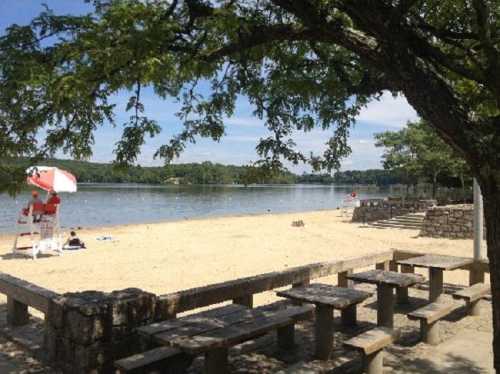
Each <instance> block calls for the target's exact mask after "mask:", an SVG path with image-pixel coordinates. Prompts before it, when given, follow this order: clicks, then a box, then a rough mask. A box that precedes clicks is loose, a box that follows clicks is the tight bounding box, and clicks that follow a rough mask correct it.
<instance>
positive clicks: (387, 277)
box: [348, 270, 424, 287]
mask: <svg viewBox="0 0 500 374" xmlns="http://www.w3.org/2000/svg"><path fill="white" fill-rule="evenodd" d="M348 278H349V279H352V280H353V281H355V282H362V283H371V284H376V285H379V284H387V285H390V286H394V287H408V286H412V285H414V284H416V283H422V282H424V277H422V276H421V275H420V274H411V273H404V274H403V273H396V272H394V271H384V270H369V271H364V272H362V273H356V274H351V275H349V276H348Z"/></svg>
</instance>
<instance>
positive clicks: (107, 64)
mask: <svg viewBox="0 0 500 374" xmlns="http://www.w3.org/2000/svg"><path fill="white" fill-rule="evenodd" d="M92 5H93V8H94V11H93V12H92V13H91V14H89V15H86V16H56V15H53V14H52V13H51V12H50V11H47V12H44V13H43V14H41V15H40V16H39V17H37V18H36V19H34V20H33V22H32V23H31V24H30V25H29V26H27V27H19V26H12V27H11V28H10V29H9V30H8V33H7V34H6V35H5V36H4V37H2V38H1V40H0V80H1V81H0V152H1V153H2V155H3V156H16V157H17V156H30V157H32V156H37V157H46V156H48V155H50V154H52V153H53V152H54V151H56V150H58V149H61V148H62V149H63V150H65V151H67V152H69V153H70V154H71V155H73V156H74V157H86V156H89V155H90V154H91V149H92V143H93V135H92V134H93V131H94V130H95V129H96V128H97V127H98V126H100V125H101V124H103V123H106V122H107V121H110V122H112V120H113V109H114V107H113V105H111V104H110V103H109V102H108V98H109V97H110V96H112V95H113V94H115V93H116V92H117V91H118V90H120V89H124V88H125V89H128V90H130V91H131V92H132V94H131V98H130V101H129V105H128V108H129V110H130V112H131V116H130V121H129V122H128V123H126V124H124V131H123V138H122V140H121V141H120V142H119V143H118V144H117V146H116V150H115V152H116V157H117V161H118V162H120V163H127V162H133V161H134V160H135V159H136V157H137V154H138V152H139V151H140V146H141V144H143V142H144V138H145V137H146V136H154V135H156V134H158V133H159V130H160V127H159V125H158V124H157V123H156V122H154V121H152V120H150V119H148V118H147V117H146V116H145V115H144V107H143V104H142V102H141V90H142V89H143V88H144V87H146V86H148V87H149V86H150V87H153V88H154V90H155V91H156V93H157V94H158V95H159V96H160V97H162V98H167V97H172V96H173V97H178V98H180V100H181V102H182V110H181V111H180V113H179V117H180V119H181V120H182V121H183V123H184V126H185V127H184V130H183V132H182V133H180V134H179V135H178V136H177V137H175V138H173V139H171V140H170V141H169V142H168V143H167V144H166V145H165V146H163V147H161V148H160V149H159V150H158V156H159V157H162V158H165V159H167V160H170V159H172V158H173V157H175V156H177V155H178V154H179V153H180V152H181V151H182V150H183V149H184V147H185V145H186V143H188V142H193V141H194V140H195V139H196V137H198V136H202V137H211V138H213V139H215V140H218V139H219V138H220V137H221V136H223V135H224V132H225V129H224V121H223V119H224V118H225V117H226V116H230V115H231V114H232V113H233V110H234V108H235V101H236V99H237V98H238V97H239V96H240V95H242V96H246V97H247V98H248V100H249V101H250V102H251V104H253V106H254V108H255V115H256V116H258V117H262V118H264V119H265V121H266V126H267V128H268V129H269V130H270V134H271V136H269V137H268V138H265V139H262V140H261V141H260V143H259V144H258V146H257V151H258V153H259V154H260V155H261V156H262V159H263V160H264V161H265V164H266V165H268V166H271V167H278V166H279V164H280V161H281V160H283V159H287V160H290V161H292V162H294V163H297V162H310V163H311V164H312V165H313V166H314V167H315V168H331V167H337V166H338V160H339V158H341V157H343V156H345V155H347V154H348V153H349V151H350V150H349V147H348V145H347V144H346V143H347V138H348V135H349V128H350V127H351V125H352V124H353V121H354V117H355V116H356V114H357V113H358V111H359V109H360V108H361V107H362V106H363V105H365V104H366V103H367V102H368V101H369V100H371V99H373V98H376V97H377V96H379V95H380V94H381V92H383V91H384V90H388V91H390V92H392V93H394V94H397V93H402V94H404V95H405V96H406V98H407V99H408V101H409V103H410V104H411V105H412V106H413V107H414V108H415V110H416V111H417V112H418V114H419V115H420V116H421V117H422V118H424V119H425V120H426V121H427V122H428V123H429V124H431V126H433V127H434V128H435V129H436V130H437V132H438V133H439V135H440V136H441V137H442V138H443V139H444V140H445V141H446V142H447V143H448V144H450V145H451V146H452V147H453V148H454V149H455V150H456V151H457V152H458V153H459V154H461V155H462V156H463V157H464V158H465V160H466V161H467V162H468V164H469V165H470V167H471V169H472V171H473V173H474V175H475V177H476V178H477V179H478V180H479V183H480V185H481V188H482V192H483V196H484V206H485V216H486V224H487V241H488V256H489V260H490V268H491V283H492V288H493V290H492V292H493V313H494V316H493V317H494V318H493V321H494V330H495V334H494V348H495V349H494V351H495V367H496V368H497V370H498V369H500V262H499V261H500V153H499V152H498V150H499V147H500V52H499V49H500V34H499V29H500V27H499V26H500V2H498V0H421V1H418V0H378V1H376V0H296V1H291V0H242V1H229V0H227V1H223V0H219V1H215V0H214V1H202V0H185V1H175V0H171V1H161V0H150V1H145V0H142V1H140V0H128V1H125V0H123V1H118V0H117V1H111V0H108V1H106V0H95V1H92ZM207 82H208V83H207ZM199 83H201V84H202V85H207V84H208V85H209V87H210V94H208V95H205V96H202V95H200V93H199V92H200V91H199V90H197V85H198V84H199ZM388 110H390V108H389V109H388ZM314 126H319V127H322V128H324V129H325V130H327V129H330V130H329V132H330V135H325V143H326V145H327V147H326V151H324V152H323V153H322V154H320V155H304V154H301V153H300V152H297V151H296V150H295V148H294V142H293V140H292V139H293V135H294V133H295V132H296V131H307V130H310V129H312V128H313V127H314ZM41 131H42V132H43V134H44V135H45V136H44V139H45V140H44V141H43V142H38V143H37V142H36V140H37V139H39V138H40V132H41ZM37 134H38V136H37ZM0 171H1V170H0ZM6 177H7V176H6V175H5V170H4V174H2V179H4V180H5V178H6Z"/></svg>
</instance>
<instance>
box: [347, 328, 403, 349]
mask: <svg viewBox="0 0 500 374" xmlns="http://www.w3.org/2000/svg"><path fill="white" fill-rule="evenodd" d="M394 338H395V336H394V331H393V330H392V329H390V328H386V327H377V328H374V329H371V330H368V331H366V332H364V333H362V334H359V335H357V336H355V337H354V338H351V339H349V340H347V341H345V342H344V345H345V346H347V347H349V348H354V349H357V350H359V351H361V352H363V353H364V354H365V355H370V354H372V353H374V352H377V351H379V350H381V349H383V348H385V347H386V346H388V345H389V344H392V342H393V341H394Z"/></svg>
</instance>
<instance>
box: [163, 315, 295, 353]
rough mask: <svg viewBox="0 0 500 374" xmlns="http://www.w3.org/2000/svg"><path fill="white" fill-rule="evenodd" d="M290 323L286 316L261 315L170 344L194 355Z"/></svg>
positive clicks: (226, 345)
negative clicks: (260, 316)
mask: <svg viewBox="0 0 500 374" xmlns="http://www.w3.org/2000/svg"><path fill="white" fill-rule="evenodd" d="M292 323H293V321H292V320H291V319H290V318H288V317H287V316H282V315H275V316H273V317H262V318H257V319H252V320H251V321H245V322H241V323H238V324H232V325H229V326H227V327H224V328H219V329H216V330H212V331H208V332H205V333H203V334H199V335H196V336H191V337H187V338H178V339H173V340H171V341H170V344H172V345H173V346H175V347H179V348H180V349H182V350H183V351H184V352H187V353H189V354H194V355H195V354H200V353H203V352H206V351H209V350H212V349H215V348H224V347H230V346H233V345H236V344H239V343H242V342H244V341H246V340H249V339H252V338H255V337H258V336H260V335H263V334H265V333H267V332H269V331H272V330H275V329H278V328H280V327H284V326H287V325H289V324H292Z"/></svg>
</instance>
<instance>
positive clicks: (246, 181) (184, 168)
mask: <svg viewBox="0 0 500 374" xmlns="http://www.w3.org/2000/svg"><path fill="white" fill-rule="evenodd" d="M384 136H385V135H380V136H378V139H379V140H380V142H381V143H380V144H382V140H381V139H383V138H384ZM394 152H395V151H394V149H393V148H389V149H388V150H387V152H386V154H385V155H384V166H385V167H386V169H369V170H347V171H337V172H335V173H334V174H319V173H316V174H308V173H304V174H302V175H296V174H293V173H291V172H289V171H285V172H280V173H274V174H270V173H267V172H265V170H262V169H261V168H258V167H253V166H236V165H223V164H218V163H212V162H209V161H206V162H202V163H186V164H171V165H166V166H155V167H143V166H130V167H127V168H120V167H116V166H115V165H113V164H109V163H96V162H87V161H74V160H62V159H52V160H46V161H43V162H42V163H43V164H44V165H48V166H57V167H60V168H62V169H65V170H68V171H70V172H72V173H73V174H74V175H75V176H76V177H77V179H78V181H79V182H80V183H143V184H241V185H250V184H294V183H302V184H341V185H375V186H381V187H384V186H389V185H395V184H409V185H415V184H417V183H418V182H419V181H420V182H425V181H426V178H425V177H424V176H422V175H420V174H418V175H417V174H416V173H415V172H412V171H413V170H421V168H420V169H419V168H416V169H415V167H414V166H411V167H410V166H408V165H407V164H404V163H398V164H393V163H390V162H388V160H389V158H390V157H393V154H394ZM412 165H413V164H412ZM18 166H24V167H26V168H27V167H28V166H31V165H30V164H29V161H28V160H25V159H16V160H13V159H10V160H2V162H0V177H1V174H2V170H4V169H8V168H11V167H12V168H15V167H18ZM412 168H413V169H412ZM423 170H425V168H424V169H423ZM432 170H433V171H434V173H435V170H437V168H433V169H432ZM439 170H441V169H439ZM454 170H456V172H451V171H448V169H446V170H442V171H440V172H439V173H438V175H437V177H436V184H439V185H441V186H446V187H459V186H463V185H464V184H470V177H469V176H468V175H467V174H466V173H465V172H464V173H463V174H460V173H458V171H459V170H461V169H459V168H458V167H457V168H456V169H454ZM433 176H434V174H433ZM462 182H463V183H462Z"/></svg>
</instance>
